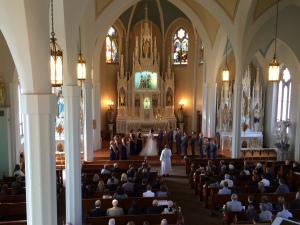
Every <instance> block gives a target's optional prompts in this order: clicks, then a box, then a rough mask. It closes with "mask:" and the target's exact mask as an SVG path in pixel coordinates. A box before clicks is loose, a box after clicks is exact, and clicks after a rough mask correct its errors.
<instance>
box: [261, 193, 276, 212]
mask: <svg viewBox="0 0 300 225" xmlns="http://www.w3.org/2000/svg"><path fill="white" fill-rule="evenodd" d="M261 201H262V204H263V205H264V206H265V207H266V210H268V211H272V210H273V204H272V203H271V202H270V201H269V198H268V197H267V196H266V195H263V196H261Z"/></svg>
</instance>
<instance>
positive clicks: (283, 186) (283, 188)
mask: <svg viewBox="0 0 300 225" xmlns="http://www.w3.org/2000/svg"><path fill="white" fill-rule="evenodd" d="M278 182H279V186H278V188H277V189H276V191H275V193H289V192H290V189H289V187H288V186H287V185H286V184H285V180H284V179H283V178H280V179H279V180H278Z"/></svg>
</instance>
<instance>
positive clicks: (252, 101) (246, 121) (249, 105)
mask: <svg viewBox="0 0 300 225" xmlns="http://www.w3.org/2000/svg"><path fill="white" fill-rule="evenodd" d="M252 77H255V80H254V82H253V83H251V78H252ZM242 84H243V91H242V93H241V94H242V102H241V131H242V132H241V148H262V146H263V129H264V127H263V124H264V123H263V121H264V100H265V94H264V92H263V90H262V85H261V80H260V75H259V69H258V68H257V69H256V74H255V73H253V74H252V71H251V69H250V66H249V67H248V69H247V71H246V73H245V75H244V77H243V81H242ZM235 94H240V93H234V92H233V82H232V81H231V82H223V84H222V87H221V93H220V94H219V95H218V97H217V129H216V130H217V132H218V133H219V135H220V147H221V148H222V149H231V142H232V120H233V117H232V115H233V108H232V107H233V99H234V95H235Z"/></svg>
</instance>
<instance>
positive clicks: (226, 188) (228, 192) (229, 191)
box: [218, 181, 231, 195]
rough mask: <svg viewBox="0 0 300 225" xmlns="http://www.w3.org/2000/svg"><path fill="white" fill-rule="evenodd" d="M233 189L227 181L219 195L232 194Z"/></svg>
mask: <svg viewBox="0 0 300 225" xmlns="http://www.w3.org/2000/svg"><path fill="white" fill-rule="evenodd" d="M230 194H231V190H230V189H229V188H228V183H227V182H226V181H225V182H224V184H223V188H222V189H220V190H219V191H218V195H230Z"/></svg>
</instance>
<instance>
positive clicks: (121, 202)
mask: <svg viewBox="0 0 300 225" xmlns="http://www.w3.org/2000/svg"><path fill="white" fill-rule="evenodd" d="M97 199H98V198H91V199H82V210H86V211H89V210H92V209H94V208H95V201H96V200H97ZM154 199H157V200H168V199H169V197H129V198H118V199H117V200H118V207H121V208H123V209H124V210H128V209H130V207H131V206H132V202H133V201H138V202H139V206H140V208H141V209H142V210H145V209H147V208H148V207H149V206H151V205H152V202H153V200H154ZM100 200H101V209H103V210H107V209H109V208H111V207H112V200H113V199H112V198H110V199H100Z"/></svg>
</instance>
